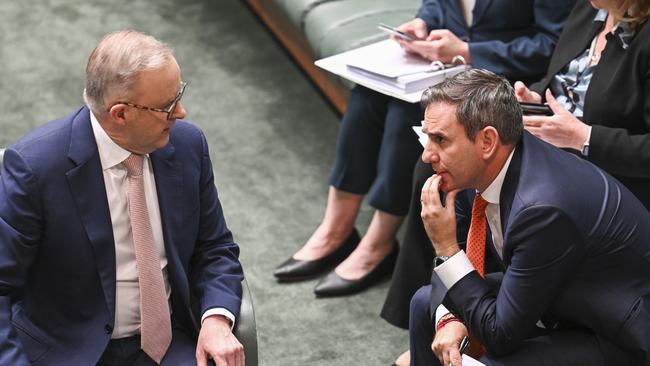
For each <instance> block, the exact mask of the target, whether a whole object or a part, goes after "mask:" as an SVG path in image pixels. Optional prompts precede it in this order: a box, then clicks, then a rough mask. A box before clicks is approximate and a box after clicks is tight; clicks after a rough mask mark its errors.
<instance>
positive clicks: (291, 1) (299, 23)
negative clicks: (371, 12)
mask: <svg viewBox="0 0 650 366" xmlns="http://www.w3.org/2000/svg"><path fill="white" fill-rule="evenodd" d="M330 1H354V0H275V3H276V4H277V5H278V7H280V8H281V9H283V10H284V12H285V14H287V15H288V16H289V19H290V20H291V22H292V23H293V24H294V25H295V26H296V28H298V29H300V30H304V29H303V21H304V19H305V17H306V16H307V14H308V13H309V12H310V11H311V10H312V9H313V8H315V7H317V6H319V5H320V4H323V3H326V2H330Z"/></svg>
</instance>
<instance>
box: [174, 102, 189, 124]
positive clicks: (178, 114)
mask: <svg viewBox="0 0 650 366" xmlns="http://www.w3.org/2000/svg"><path fill="white" fill-rule="evenodd" d="M186 115H187V111H186V110H185V106H183V102H181V101H180V100H179V101H178V103H176V108H174V113H172V119H183V118H185V116H186Z"/></svg>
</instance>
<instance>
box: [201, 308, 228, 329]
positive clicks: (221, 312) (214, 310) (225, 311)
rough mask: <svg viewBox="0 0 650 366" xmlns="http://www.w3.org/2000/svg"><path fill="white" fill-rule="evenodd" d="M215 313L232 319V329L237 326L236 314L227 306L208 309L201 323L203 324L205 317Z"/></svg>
mask: <svg viewBox="0 0 650 366" xmlns="http://www.w3.org/2000/svg"><path fill="white" fill-rule="evenodd" d="M213 315H221V316H225V317H226V318H228V319H229V320H230V330H232V329H233V328H234V327H235V316H234V315H233V313H231V312H230V311H228V309H226V308H212V309H208V310H206V311H205V313H203V316H202V317H201V324H203V321H204V320H205V318H207V317H209V316H213Z"/></svg>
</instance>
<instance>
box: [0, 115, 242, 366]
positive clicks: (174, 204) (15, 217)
mask: <svg viewBox="0 0 650 366" xmlns="http://www.w3.org/2000/svg"><path fill="white" fill-rule="evenodd" d="M150 157H151V161H152V166H153V170H154V174H155V178H156V189H157V192H158V200H159V204H160V211H161V220H162V228H163V236H164V240H165V250H166V255H167V259H168V271H169V281H170V285H171V289H172V291H171V293H172V299H171V304H172V312H173V314H174V320H175V322H176V323H177V324H180V325H181V326H182V327H183V328H184V329H186V331H188V332H190V334H194V335H196V334H197V331H198V329H199V326H200V325H199V322H200V317H201V314H202V313H203V312H204V311H205V310H207V309H209V308H213V307H224V308H226V309H228V310H229V311H230V312H232V313H233V314H235V316H238V314H239V307H240V301H241V291H242V290H241V280H242V278H243V276H242V269H241V266H240V264H239V261H238V256H239V248H238V246H237V245H236V244H235V243H234V242H233V237H232V235H231V233H230V231H229V230H228V228H227V226H226V222H225V221H224V217H223V213H222V210H221V205H220V203H219V199H218V197H217V191H216V188H215V186H214V183H213V173H212V164H211V161H210V156H209V154H208V147H207V143H206V140H205V137H204V135H203V133H202V132H201V131H200V130H199V129H198V128H197V127H195V126H193V125H191V124H189V123H187V122H183V121H177V122H176V124H175V125H174V127H173V128H172V129H171V133H170V142H169V143H168V144H167V145H166V146H165V147H164V148H161V149H159V150H157V151H155V152H153V153H151V154H150ZM2 169H3V170H2V175H0V364H1V365H21V364H27V362H28V361H29V362H31V363H33V364H36V365H55V364H65V365H90V364H95V363H96V362H97V361H98V359H99V357H100V356H101V354H102V352H103V351H104V349H105V347H106V345H107V343H108V342H109V340H110V337H111V333H112V329H113V324H114V321H115V276H116V275H115V268H116V267H115V244H114V240H113V229H112V225H111V219H110V213H109V208H108V202H107V199H106V191H105V188H104V179H103V176H102V168H101V163H100V159H99V154H98V151H97V145H96V143H95V139H94V136H93V133H92V127H91V124H90V114H89V110H88V109H87V108H86V107H83V108H81V109H79V110H77V111H76V112H74V113H73V114H71V115H69V116H67V117H65V118H62V119H60V120H57V121H54V122H51V123H48V124H46V125H44V126H42V127H40V128H37V129H36V130H34V131H32V132H31V133H29V134H28V135H27V136H25V137H24V138H22V139H21V140H20V141H18V142H17V143H16V144H15V145H14V146H12V147H10V148H8V149H7V150H6V152H5V156H4V165H3V168H2Z"/></svg>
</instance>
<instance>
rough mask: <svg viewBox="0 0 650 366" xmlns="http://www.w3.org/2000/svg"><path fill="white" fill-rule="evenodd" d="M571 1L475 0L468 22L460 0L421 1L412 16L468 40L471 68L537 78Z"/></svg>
mask: <svg viewBox="0 0 650 366" xmlns="http://www.w3.org/2000/svg"><path fill="white" fill-rule="evenodd" d="M575 2H576V1H575V0H476V5H475V6H474V10H473V12H472V13H473V20H472V24H471V26H468V25H467V22H466V21H465V18H464V17H463V12H462V9H461V7H460V2H459V1H458V0H423V1H422V6H421V7H420V9H419V10H418V13H417V15H416V17H418V18H420V19H422V20H424V21H425V22H426V23H427V28H428V29H429V30H432V29H448V30H450V31H451V32H452V33H454V34H455V35H456V36H457V37H459V38H460V39H462V40H464V41H466V42H468V43H469V53H470V56H471V57H472V65H473V66H474V67H475V68H479V69H487V70H490V71H492V72H494V73H497V74H499V75H503V76H505V77H506V78H508V79H509V80H513V81H514V80H531V81H532V80H537V78H536V77H537V76H542V75H544V73H545V72H546V68H547V66H548V61H549V58H550V57H551V54H552V53H553V47H555V43H556V42H557V38H558V36H559V34H560V33H561V32H562V28H563V26H564V21H565V20H566V18H567V16H568V15H569V13H570V12H571V9H572V8H573V5H574V4H575Z"/></svg>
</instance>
